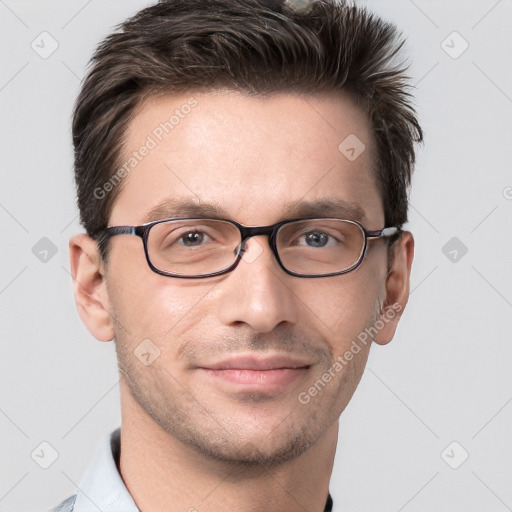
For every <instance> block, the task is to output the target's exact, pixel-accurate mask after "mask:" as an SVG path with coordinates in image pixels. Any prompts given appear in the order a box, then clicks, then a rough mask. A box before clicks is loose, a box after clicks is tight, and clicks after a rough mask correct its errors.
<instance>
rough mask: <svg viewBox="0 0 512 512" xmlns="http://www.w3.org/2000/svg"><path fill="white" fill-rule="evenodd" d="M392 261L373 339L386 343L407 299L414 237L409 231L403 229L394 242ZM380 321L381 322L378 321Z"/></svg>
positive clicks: (392, 332)
mask: <svg viewBox="0 0 512 512" xmlns="http://www.w3.org/2000/svg"><path fill="white" fill-rule="evenodd" d="M392 250H393V254H394V257H393V262H392V264H391V268H390V270H389V272H388V275H387V278H386V300H385V301H384V306H383V308H382V311H381V313H380V316H379V319H378V320H377V322H375V325H376V326H377V327H381V326H382V324H383V327H382V328H379V329H378V333H377V335H376V336H375V338H374V341H375V342H376V343H378V344H379V345H386V344H387V343H389V342H390V341H391V340H392V339H393V336H394V335H395V331H396V328H397V326H398V321H399V320H400V317H401V316H402V313H403V311H404V309H405V306H406V305H407V301H408V300H409V290H410V276H411V266H412V260H413V257H414V237H413V236H412V233H410V232H409V231H403V232H402V234H401V235H400V238H399V239H398V240H397V241H396V242H395V246H394V248H393V249H392ZM380 322H381V323H380Z"/></svg>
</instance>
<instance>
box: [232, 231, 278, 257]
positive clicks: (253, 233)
mask: <svg viewBox="0 0 512 512" xmlns="http://www.w3.org/2000/svg"><path fill="white" fill-rule="evenodd" d="M275 229H276V228H275V226H240V234H241V235H242V241H241V242H240V244H239V245H238V246H237V248H236V249H235V253H236V254H239V253H240V252H245V251H246V244H247V241H248V240H249V239H250V238H253V237H255V236H266V237H268V238H269V245H270V248H271V249H272V250H273V251H274V250H275V249H274V243H273V238H274V232H275Z"/></svg>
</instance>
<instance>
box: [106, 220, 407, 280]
mask: <svg viewBox="0 0 512 512" xmlns="http://www.w3.org/2000/svg"><path fill="white" fill-rule="evenodd" d="M178 220H198V221H222V222H228V223H229V224H232V225H233V226H235V227H237V228H238V230H239V231H240V236H241V242H240V244H239V245H238V247H237V251H238V254H237V257H236V260H235V261H234V263H232V264H231V265H230V266H229V267H226V268H225V269H222V270H218V271H216V272H210V273H208V274H198V275H183V274H176V273H173V272H168V271H165V270H160V269H159V268H157V267H155V266H154V265H153V263H152V261H151V258H150V257H149V252H148V243H147V242H148V237H149V232H150V231H151V228H152V227H153V226H156V225H157V224H161V223H163V222H169V221H178ZM309 220H341V221H343V222H349V223H351V224H355V225H356V226H358V227H359V229H360V230H361V232H362V233H363V234H364V247H363V250H362V251H361V255H360V256H359V259H358V260H357V261H356V262H355V263H354V264H353V265H351V266H350V267H348V268H347V269H344V270H341V271H339V272H330V273H328V274H299V273H296V272H293V271H291V270H288V269H287V268H286V267H285V266H284V264H283V262H282V261H281V258H280V257H279V252H278V250H277V242H276V238H277V233H278V231H279V229H280V228H281V227H282V226H285V225H286V224H290V223H292V222H298V221H309ZM400 231H401V228H400V227H396V226H393V227H386V228H382V229H377V230H368V229H366V228H365V227H364V226H363V225H362V224H361V223H360V222H358V221H355V220H349V219H338V218H335V217H311V218H309V217H306V218H303V217H302V218H295V219H288V220H284V221H281V222H277V223H276V224H272V225H270V226H244V225H243V224H240V223H238V222H236V221H234V220H229V219H216V218H205V217H171V218H168V219H160V220H155V221H152V222H147V223H146V224H142V225H140V226H110V227H107V228H105V229H104V230H103V231H102V232H101V233H100V235H101V237H102V238H103V240H102V242H103V241H106V240H108V239H109V238H110V237H113V236H117V235H136V236H138V237H140V238H141V239H142V242H143V245H144V253H145V255H146V261H147V263H148V265H149V268H150V269H151V270H152V271H153V272H155V273H157V274H160V275H162V276H166V277H177V278H181V279H203V278H205V277H214V276H220V275H223V274H227V273H228V272H232V271H233V270H234V269H235V268H236V267H237V266H238V264H239V263H240V261H241V260H242V258H243V255H244V252H245V245H246V243H247V241H248V240H249V238H252V237H253V236H262V235H263V236H268V238H269V245H270V248H271V249H272V252H273V253H274V256H275V258H276V260H277V262H278V263H279V266H280V267H281V268H282V269H283V270H284V271H285V272H286V273H287V274H289V275H291V276H295V277H306V278H317V277H331V276H338V275H343V274H347V273H348V272H351V271H353V270H355V269H356V268H357V267H359V265H361V263H362V262H363V260H364V258H365V256H366V253H367V249H368V240H378V239H381V238H389V237H392V236H393V235H397V234H398V233H400Z"/></svg>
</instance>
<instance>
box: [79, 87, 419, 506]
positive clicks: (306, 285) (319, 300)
mask: <svg viewBox="0 0 512 512" xmlns="http://www.w3.org/2000/svg"><path fill="white" fill-rule="evenodd" d="M193 96H194V98H195V99H196V100H197V102H198V105H197V106H196V107H195V108H193V109H192V111H191V112H190V114H188V115H187V116H185V117H184V118H183V119H181V120H180V122H179V124H178V125H176V126H175V128H174V129H173V131H172V133H171V134H170V135H168V136H166V137H165V138H164V139H163V140H162V141H161V142H160V143H159V144H158V146H157V147H156V148H155V149H154V150H153V151H152V152H151V153H150V154H149V155H148V156H147V157H145V158H144V159H143V160H142V161H141V162H140V163H139V164H138V166H137V167H136V168H135V169H134V170H133V171H132V172H131V173H130V174H129V175H128V176H127V177H126V178H125V182H124V184H123V188H122V190H121V192H120V194H119V197H118V199H117V201H116V202H115V204H114V207H113V210H112V212H111V217H110V219H109V225H111V226H113V225H139V224H142V223H144V222H146V221H147V220H148V219H147V217H146V214H147V213H148V211H150V210H151V209H152V208H154V207H155V206H156V205H158V204H160V203H162V204H166V203H167V204H168V205H170V204H171V203H172V201H173V200H176V199H180V200H181V199H183V200H189V201H190V202H192V203H196V204H199V203H201V204H204V203H208V204H213V205H216V206H218V207H222V208H223V209H224V210H225V213H226V217H225V218H229V219H232V220H236V221H238V222H240V223H242V224H245V225H269V224H273V223H275V222H278V221H280V220H283V219H286V218H292V217H293V216H294V214H296V213H297V212H296V211H295V210H291V209H290V205H291V204H292V203H295V205H296V204H297V203H299V204H303V203H305V202H313V201H319V200H333V201H337V202H340V203H341V202H348V203H350V204H351V205H352V206H354V205H357V206H358V208H359V209H360V210H361V211H362V213H363V218H362V219H361V222H362V224H363V225H364V226H365V227H366V228H367V229H369V230H374V229H381V228H383V227H384V213H383V206H382V200H381V198H380V195H379V192H378V189H377V185H376V181H375V178H374V175H373V172H372V166H373V161H374V155H373V141H372V136H371V131H370V126H369V124H368V121H367V119H366V118H365V116H364V114H363V113H362V112H361V111H360V110H359V109H358V108H357V107H356V106H355V105H354V104H353V103H352V102H351V100H349V99H348V98H347V97H345V96H343V95H340V94H338V95H322V96H320V95H318V96H312V95H308V96H300V95H294V94H289V93H279V94H275V95H273V96H269V97H265V98H261V97H260V98H255V97H247V96H244V95H241V94H239V93H236V92H233V91H229V90H224V91H217V92H215V93H213V92H212V93H209V94H194V95H193ZM189 98H190V95H164V96H160V97H152V98H149V99H148V100H147V101H145V102H144V103H143V104H142V106H141V108H140V109H139V110H138V113H137V115H136V116H135V118H134V119H133V121H132V123H131V125H130V127H129V130H128V132H127V135H126V146H125V156H127V157H128V156H129V155H130V153H131V152H132V151H135V150H137V149H138V148H140V146H141V145H142V144H144V141H145V140H146V137H147V136H148V134H151V133H152V130H154V128H155V127H156V126H158V125H159V123H160V122H162V121H164V120H165V119H168V118H169V116H170V115H171V114H172V112H173V111H174V110H175V109H176V108H180V106H181V105H183V104H185V103H186V102H187V100H188V99H189ZM349 134H356V135H357V137H358V138H359V139H360V140H361V141H363V143H364V144H365V145H366V150H365V151H364V152H363V153H362V154H361V155H360V156H359V157H358V158H357V159H356V160H354V161H353V162H351V161H349V160H348V159H347V158H345V156H344V155H342V154H341V153H340V151H339V150H338V145H339V144H340V142H341V141H343V140H344V139H345V138H346V137H347V136H348V135H349ZM171 206H172V205H171ZM159 213H160V215H161V216H160V218H166V217H172V216H173V215H174V214H175V213H177V212H175V211H173V210H172V209H171V210H169V211H166V212H164V211H160V210H159V212H157V214H159ZM165 213H167V215H165ZM318 216H321V215H318ZM369 244H370V246H369V250H368V253H367V256H366V258H365V260H364V262H363V264H362V265H361V266H360V267H359V268H358V269H357V270H355V271H353V272H351V273H348V274H346V275H341V276H334V277H328V278H320V279H304V278H298V277H294V276H290V275H288V274H286V273H285V272H284V271H283V270H282V269H281V268H280V267H279V265H278V263H277V261H276V260H275V258H274V256H273V254H272V251H271V249H270V247H269V244H268V239H267V238H266V237H263V236H258V237H255V238H252V239H250V241H249V242H248V244H247V249H248V253H247V256H251V257H247V259H246V260H242V261H241V262H240V264H239V266H238V267H237V268H236V269H235V270H234V271H233V272H231V273H228V274H226V275H223V276H218V277H214V278H208V279H199V280H186V279H176V278H169V277H164V276H161V275H158V274H156V273H154V272H152V271H151V270H150V268H149V267H148V265H147V263H146V260H145V256H144V251H143V248H142V241H141V239H140V238H138V237H135V236H130V235H121V236H117V237H114V238H113V239H112V246H111V252H110V259H109V263H108V265H107V266H105V265H104V263H103V262H102V261H101V259H100V257H99V254H98V250H97V245H96V243H95V242H94V241H93V240H92V239H90V238H89V237H88V236H87V235H85V234H80V235H77V236H75V237H73V239H72V240H71V242H70V250H71V269H72V274H73V278H74V282H75V296H76V302H77V307H78V311H79V313H80V316H81V318H82V320H83V322H84V323H85V325H86V326H87V328H88V329H89V331H90V332H91V333H92V335H93V336H95V337H96V338H97V339H98V340H100V341H109V340H112V339H114V338H115V340H116V351H117V355H118V361H119V369H120V375H121V380H120V392H121V411H122V437H121V442H122V450H121V459H120V471H121V474H122V477H123V479H124V481H125V483H126V485H127V487H128V489H129V491H130V493H131V494H132V496H133V497H134V500H135V502H136V504H137V506H138V507H139V508H140V509H141V510H144V512H152V511H155V512H156V511H162V510H198V511H201V512H203V511H205V512H206V511H211V512H221V511H228V510H239V511H254V510H266V511H268V512H273V511H290V512H291V511H297V510H307V511H317V512H321V511H323V507H324V505H325V501H326V498H327V494H328V488H329V479H330V476H331V472H332V467H333V461H334V454H335V450H336V443H337V433H338V418H339V416H340V414H341V412H342V411H343V410H344V409H345V407H346V405H347V404H348V402H349V400H350V399H351V397H352V395H353V393H354V391H355V389H356V387H357V384H358V383H359V380H360V378H361V375H362V373H363V370H364V367H365V364H366V360H367V357H368V352H369V347H370V344H371V343H368V344H367V345H361V350H360V351H359V353H358V354H357V355H355V356H354V357H353V359H352V360H351V361H350V362H348V364H346V366H344V368H343V370H342V371H340V372H338V373H336V376H335V377H334V378H333V379H332V380H331V381H330V382H329V383H328V384H327V385H326V386H325V387H324V388H323V389H322V390H321V392H319V393H318V394H317V395H316V396H314V397H313V398H311V400H310V402H309V403H307V404H302V403H300V402H299V400H298V395H299V393H300V392H303V391H305V390H306V391H307V390H308V389H309V388H310V387H311V386H312V385H313V384H314V383H315V381H317V379H319V378H321V377H322V375H323V374H325V372H327V371H328V370H329V368H332V367H333V363H334V362H335V360H336V358H337V357H338V356H341V355H343V354H344V353H345V352H346V351H347V350H348V349H349V348H350V346H351V343H352V341H353V340H354V339H356V338H357V336H358V334H359V333H361V332H362V331H364V329H365V328H366V327H369V326H372V325H374V324H375V321H376V319H377V318H378V315H379V313H380V314H382V313H383V312H385V311H386V310H387V309H386V308H390V307H391V306H392V305H393V304H394V305H395V306H397V305H398V307H397V309H400V311H398V312H397V313H396V314H395V315H394V316H393V318H392V319H391V320H390V321H388V322H387V323H385V325H384V327H383V328H382V329H381V330H380V331H379V332H378V334H377V335H376V337H375V339H374V342H377V343H380V344H385V343H388V342H389V341H391V339H392V338H393V335H394V333H395V329H396V326H397V323H398V321H399V318H400V314H401V312H402V311H403V308H404V307H405V305H406V303H407V298H408V295H409V276H410V269H411V263H412V258H413V247H414V241H413V237H412V235H411V234H410V233H408V232H405V233H404V234H403V236H402V237H401V239H400V241H399V242H398V243H397V244H396V246H395V249H394V253H395V255H394V258H393V260H392V264H391V268H388V259H387V244H386V243H385V242H384V241H383V240H378V241H372V242H369ZM145 339H149V340H151V343H152V344H153V345H154V346H156V347H158V349H159V350H160V354H159V356H158V357H157V358H156V359H155V360H154V362H153V363H152V364H150V365H148V366H145V365H143V364H142V363H141V362H140V361H139V360H138V359H137V358H136V357H135V356H134V350H135V348H136V347H137V346H138V345H139V344H140V343H141V341H142V340H145ZM231 354H257V355H260V356H262V355H268V354H294V355H297V356H299V357H303V358H307V360H308V362H309V363H310V366H309V369H308V370H307V371H305V372H302V374H301V376H300V377H299V378H297V379H295V380H294V381H293V382H292V383H291V384H290V385H288V386H286V387H284V388H283V389H282V390H280V391H279V392H275V393H274V392H271V393H266V392H261V393H258V392H256V393H254V392H244V391H242V390H240V388H238V387H235V386H230V385H228V384H226V383H219V382H218V379H215V378H213V377H211V376H208V375H205V372H204V371H201V370H199V369H198V368H197V366H198V365H206V364H208V363H209V362H211V361H213V360H218V359H219V358H222V357H225V356H227V355H231ZM170 504H172V505H170Z"/></svg>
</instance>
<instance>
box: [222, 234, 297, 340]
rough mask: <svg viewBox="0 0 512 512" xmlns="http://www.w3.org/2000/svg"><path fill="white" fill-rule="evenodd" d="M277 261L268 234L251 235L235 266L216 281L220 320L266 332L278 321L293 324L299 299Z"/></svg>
mask: <svg viewBox="0 0 512 512" xmlns="http://www.w3.org/2000/svg"><path fill="white" fill-rule="evenodd" d="M296 279H299V278H297V277H292V276H289V275H288V274H286V272H284V271H283V270H282V268H281V267H280V266H279V264H278V262H277V261H276V259H275V257H274V254H273V252H272V249H271V248H270V245H269V243H268V237H266V236H255V237H252V238H250V239H249V240H248V241H247V243H246V247H245V252H244V256H243V258H242V261H240V263H239V264H238V266H237V267H236V268H235V269H234V270H233V271H232V272H230V273H229V274H227V275H226V276H225V279H224V280H223V282H222V283H220V284H219V288H220V289H219V294H220V297H219V300H218V302H217V304H218V307H219V319H220V321H221V322H222V323H223V324H224V325H238V326H241V325H242V324H245V325H248V326H250V327H251V328H252V329H253V330H254V331H257V332H261V333H266V332H270V331H272V330H273V329H274V328H276V327H277V326H278V325H279V324H282V323H290V324H292V323H295V322H296V321H297V318H298V309H299V299H298V297H297V295H296V294H295V293H294V291H293V284H294V283H292V282H290V281H291V280H296Z"/></svg>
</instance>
